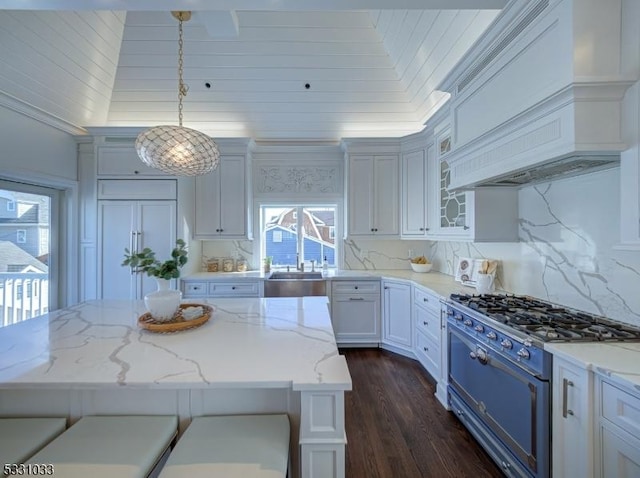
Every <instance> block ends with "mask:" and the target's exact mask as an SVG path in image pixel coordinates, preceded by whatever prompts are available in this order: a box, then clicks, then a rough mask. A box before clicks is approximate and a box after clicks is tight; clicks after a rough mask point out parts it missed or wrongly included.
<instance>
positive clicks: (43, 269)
mask: <svg viewBox="0 0 640 478" xmlns="http://www.w3.org/2000/svg"><path fill="white" fill-rule="evenodd" d="M57 217H59V215H58V191H57V190H55V189H49V188H44V187H39V186H32V185H27V184H22V183H17V182H12V181H0V326H6V325H11V324H14V323H17V322H21V321H23V320H27V319H30V318H32V317H36V316H38V315H42V314H44V313H47V312H48V311H49V310H51V309H52V308H55V307H56V297H57V280H56V277H57V275H56V273H55V271H56V270H57V252H56V251H57V247H56V243H57V241H56V240H55V239H56V237H57V228H56V227H55V226H56V223H55V221H56V218H57Z"/></svg>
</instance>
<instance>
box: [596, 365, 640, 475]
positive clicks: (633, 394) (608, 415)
mask: <svg viewBox="0 0 640 478" xmlns="http://www.w3.org/2000/svg"><path fill="white" fill-rule="evenodd" d="M637 392H638V391H637V390H632V389H630V388H623V387H620V386H619V385H618V384H615V383H611V382H609V380H608V378H606V377H602V376H598V377H597V378H596V403H597V408H596V410H597V411H598V413H597V419H598V424H597V425H598V428H597V436H596V443H598V448H599V450H598V453H596V457H597V459H598V466H597V470H598V476H602V477H609V476H615V477H619V478H637V477H639V476H640V394H639V393H637Z"/></svg>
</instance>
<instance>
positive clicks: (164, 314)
mask: <svg viewBox="0 0 640 478" xmlns="http://www.w3.org/2000/svg"><path fill="white" fill-rule="evenodd" d="M180 299H182V292H180V291H179V290H171V289H170V290H158V291H156V292H150V293H149V294H147V295H145V296H144V305H145V306H146V307H147V310H148V311H149V314H151V317H153V318H154V319H155V320H157V321H158V322H165V321H168V320H171V319H172V318H173V315H174V314H175V313H176V312H177V311H178V308H179V307H180Z"/></svg>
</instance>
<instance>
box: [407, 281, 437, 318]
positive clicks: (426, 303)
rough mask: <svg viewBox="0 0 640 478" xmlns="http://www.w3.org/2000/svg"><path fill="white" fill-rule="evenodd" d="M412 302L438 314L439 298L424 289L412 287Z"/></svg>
mask: <svg viewBox="0 0 640 478" xmlns="http://www.w3.org/2000/svg"><path fill="white" fill-rule="evenodd" d="M413 303H414V304H415V305H419V306H421V307H425V308H427V309H430V310H431V311H433V312H434V313H436V314H440V298H439V297H437V296H435V295H433V294H429V293H428V292H426V291H425V290H424V289H421V288H418V287H414V288H413Z"/></svg>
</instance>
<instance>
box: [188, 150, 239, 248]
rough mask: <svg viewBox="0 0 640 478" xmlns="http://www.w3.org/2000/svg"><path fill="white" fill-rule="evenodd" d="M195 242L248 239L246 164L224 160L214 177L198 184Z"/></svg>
mask: <svg viewBox="0 0 640 478" xmlns="http://www.w3.org/2000/svg"><path fill="white" fill-rule="evenodd" d="M195 183H196V184H195V196H196V197H195V222H194V233H193V238H194V239H205V240H206V239H245V238H246V237H247V230H248V229H247V225H248V217H247V194H246V191H247V189H246V160H245V157H244V156H233V155H231V156H221V157H220V164H219V165H218V167H217V168H216V169H215V170H214V171H213V172H212V173H210V174H207V175H204V176H198V177H197V178H196V180H195Z"/></svg>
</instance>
